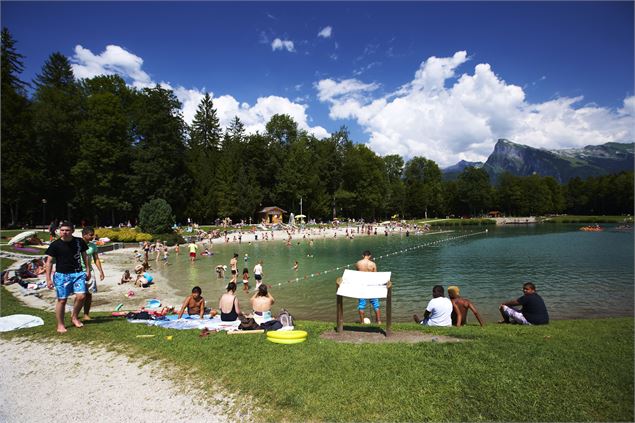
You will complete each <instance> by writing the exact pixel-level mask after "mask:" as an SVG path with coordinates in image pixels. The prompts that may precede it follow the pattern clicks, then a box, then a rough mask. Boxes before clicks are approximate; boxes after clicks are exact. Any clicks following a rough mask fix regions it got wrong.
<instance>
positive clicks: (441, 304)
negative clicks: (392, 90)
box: [30, 222, 549, 333]
mask: <svg viewBox="0 0 635 423" xmlns="http://www.w3.org/2000/svg"><path fill="white" fill-rule="evenodd" d="M56 229H57V230H59V234H60V236H59V238H57V239H55V240H53V241H52V242H51V243H50V245H49V246H48V248H47V250H46V255H47V259H46V261H44V262H42V263H39V264H38V263H37V262H35V261H34V262H33V263H31V264H30V265H31V266H32V267H33V269H32V270H33V272H34V273H35V274H37V273H45V274H46V285H47V287H48V288H49V289H55V291H56V296H57V303H56V307H55V310H56V312H55V314H56V319H57V331H58V332H61V333H63V332H65V331H66V328H65V326H64V312H65V309H66V302H67V299H68V297H69V296H71V295H75V302H74V304H73V308H72V312H71V322H72V324H73V325H74V326H75V327H82V326H83V324H82V321H80V319H79V313H80V311H81V310H82V309H83V311H84V313H83V317H82V320H90V319H91V317H90V309H91V304H92V296H93V293H95V292H97V275H98V276H99V280H101V281H103V280H104V277H105V275H104V271H103V267H102V263H101V260H100V258H99V254H98V250H97V246H96V244H95V242H94V241H95V231H94V230H93V229H92V228H90V227H85V228H83V229H82V236H81V237H74V236H73V235H72V234H73V230H74V226H73V225H72V223H70V222H61V223H60V224H59V227H57V228H56ZM343 230H344V235H345V237H347V238H351V239H352V238H354V237H355V236H356V235H357V234H360V235H366V236H371V235H377V226H376V225H372V224H368V225H367V224H362V225H358V226H357V227H355V228H351V227H345V228H343ZM429 230H430V227H429V226H427V225H423V226H417V225H412V226H411V225H398V226H397V225H394V226H383V232H384V236H387V235H388V234H389V232H400V233H402V234H404V233H405V235H406V236H409V235H410V233H415V234H416V233H420V232H426V231H429ZM324 231H325V228H322V227H320V228H316V229H315V232H314V229H310V230H308V231H301V230H299V229H297V228H289V229H288V230H287V237H288V238H287V244H289V243H290V240H291V237H292V236H293V235H294V234H300V235H302V237H303V239H304V240H306V239H307V238H308V241H309V243H310V244H311V245H312V243H313V239H312V237H313V236H319V235H321V234H324ZM411 231H412V232H411ZM267 234H268V232H264V233H263V234H262V238H261V240H266V239H267V238H268V237H267V236H266V235H267ZM324 236H326V235H325V234H324ZM334 236H335V237H336V236H337V232H335V235H334ZM256 237H257V235H256ZM272 238H273V235H272ZM237 239H238V242H240V239H241V236H240V234H239V235H238V238H237ZM140 251H142V252H140ZM187 251H188V254H189V259H190V261H191V262H194V261H196V258H197V255H198V251H199V245H198V244H197V242H196V241H195V240H191V241H190V242H189V244H188V245H187ZM174 252H175V253H176V254H177V255H178V254H179V245H178V244H177V245H176V246H175V247H174ZM151 254H154V259H155V261H156V262H163V263H167V262H168V258H169V248H168V246H167V243H162V242H161V241H156V242H155V243H150V242H147V241H146V242H143V243H140V246H139V249H135V250H134V252H133V255H134V261H136V262H137V264H136V265H135V266H134V276H133V275H132V274H131V272H130V270H125V271H124V273H123V275H122V276H121V279H120V281H119V284H127V283H130V284H133V285H134V286H136V287H139V288H148V287H150V286H151V285H152V284H153V283H154V277H153V276H152V275H151V274H150V273H149V272H148V270H149V269H150V264H149V259H150V255H151ZM201 255H213V252H211V251H210V250H209V249H208V248H205V251H204V252H203V253H201ZM239 258H240V255H239V254H238V253H234V254H233V256H232V258H231V259H230V261H229V270H230V273H231V279H230V281H229V283H228V284H227V288H226V292H225V293H224V294H223V295H222V296H221V297H220V299H219V302H218V307H217V309H215V308H209V307H206V302H205V299H204V298H203V296H202V290H201V288H200V287H199V286H196V287H194V288H192V292H191V295H189V296H188V297H187V298H186V299H185V300H184V301H183V304H182V306H181V309H180V311H179V312H178V318H181V317H182V316H183V315H184V313H185V312H187V314H188V315H189V316H199V317H201V318H202V317H204V316H205V315H206V314H207V315H209V317H214V316H216V315H220V318H221V320H222V321H231V320H236V319H238V318H241V317H244V316H245V314H244V313H243V311H242V310H241V306H240V301H239V299H238V297H237V295H236V291H237V288H238V285H239V284H240V283H241V284H242V291H243V292H245V293H250V292H251V290H250V286H249V278H250V269H249V267H248V266H247V264H248V261H249V255H248V254H247V253H245V255H244V257H243V258H242V260H241V261H244V266H241V267H242V272H241V273H242V279H241V281H240V282H239V281H238V277H239V269H240V268H239ZM53 263H55V271H53ZM298 268H299V263H298V261H297V260H294V264H293V267H292V269H293V270H294V271H297V270H298ZM355 268H356V269H357V270H358V271H361V272H376V271H377V265H376V264H375V262H374V260H373V258H372V255H371V253H370V252H369V251H364V253H363V255H362V258H361V260H359V261H358V262H357V263H356V265H355ZM226 270H227V266H226V265H224V264H219V265H217V266H216V268H215V271H216V274H217V277H218V278H219V279H224V278H225V271H226ZM253 276H254V279H255V281H256V284H255V290H254V293H253V295H252V296H251V297H250V299H249V302H250V305H251V308H252V312H251V315H252V316H253V317H254V318H255V319H257V320H259V321H262V322H266V321H268V320H271V319H272V318H273V316H272V314H271V307H272V305H273V304H274V302H275V300H274V298H273V296H272V295H271V292H270V288H271V286H268V285H266V284H264V283H263V277H264V272H263V261H262V260H258V261H257V262H256V263H255V265H254V267H253ZM447 292H448V297H447V298H446V297H445V295H444V294H445V292H444V288H443V286H441V285H436V286H434V287H433V288H432V299H431V300H430V301H429V302H428V304H427V307H426V309H425V311H424V314H423V317H422V318H420V317H419V316H418V315H417V314H415V315H414V316H413V319H414V320H415V321H416V322H417V323H420V324H422V325H425V326H452V325H453V326H457V327H460V326H463V325H465V324H466V322H467V315H468V311H471V312H472V313H473V314H474V316H475V318H476V319H477V321H478V323H479V324H480V325H481V326H483V325H484V324H485V322H484V319H483V318H482V316H481V315H480V314H479V312H478V310H477V308H476V306H475V305H474V304H473V303H472V302H471V301H470V300H469V299H467V298H463V297H461V295H460V289H459V287H457V286H450V287H448V289H447ZM368 303H370V305H371V307H372V309H373V311H374V317H375V322H376V323H381V313H380V302H379V299H377V298H374V299H373V298H370V299H359V301H358V307H357V310H358V313H359V321H360V323H369V322H370V321H369V319H368V318H366V317H365V310H366V308H367V304H368ZM519 306H520V307H521V308H520V309H518V307H519ZM499 311H500V313H501V317H502V320H501V323H519V324H532V325H537V324H546V323H548V322H549V315H548V312H547V308H546V306H545V303H544V301H543V299H542V298H541V297H540V295H538V293H537V292H536V287H535V285H534V284H533V283H531V282H528V283H525V284H524V285H523V296H521V297H519V298H517V299H514V300H509V301H506V302H504V303H502V304H500V307H499Z"/></svg>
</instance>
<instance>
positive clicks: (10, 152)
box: [0, 28, 40, 225]
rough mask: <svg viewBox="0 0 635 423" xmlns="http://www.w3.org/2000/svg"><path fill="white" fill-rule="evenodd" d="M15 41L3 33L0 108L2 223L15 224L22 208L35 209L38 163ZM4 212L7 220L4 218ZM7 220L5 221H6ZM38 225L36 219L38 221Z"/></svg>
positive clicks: (4, 29)
mask: <svg viewBox="0 0 635 423" xmlns="http://www.w3.org/2000/svg"><path fill="white" fill-rule="evenodd" d="M15 44H16V42H15V40H14V39H13V37H12V36H11V34H10V33H9V30H8V29H7V28H3V29H2V60H1V71H2V74H1V75H2V87H1V91H0V94H1V98H0V104H1V107H2V110H1V113H2V120H1V125H0V126H1V135H0V137H1V138H0V141H1V144H0V156H1V158H2V180H1V187H2V195H1V198H2V205H3V207H2V213H3V216H2V217H3V221H4V222H10V224H11V225H14V224H17V223H18V221H19V220H21V218H22V214H21V213H22V212H23V209H24V208H32V209H37V207H36V206H39V199H38V195H37V193H36V192H35V188H36V186H37V183H38V175H39V169H40V163H39V160H38V155H37V150H36V147H35V145H34V143H33V136H32V134H31V131H30V128H31V115H30V110H29V100H28V99H27V97H26V87H27V86H28V84H27V83H26V82H24V81H22V80H21V79H20V77H19V74H20V73H21V72H22V71H23V69H24V65H23V63H22V60H23V59H24V56H22V55H21V54H19V53H18V52H17V50H16V47H15ZM7 212H8V214H9V216H6V215H7ZM7 217H8V219H7ZM37 222H39V219H38V220H37Z"/></svg>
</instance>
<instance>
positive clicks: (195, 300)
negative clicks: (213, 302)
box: [178, 286, 205, 319]
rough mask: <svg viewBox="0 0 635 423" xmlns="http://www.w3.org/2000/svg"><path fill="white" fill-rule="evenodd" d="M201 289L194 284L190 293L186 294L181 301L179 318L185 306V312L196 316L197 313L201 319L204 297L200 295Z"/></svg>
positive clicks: (203, 311) (203, 309)
mask: <svg viewBox="0 0 635 423" xmlns="http://www.w3.org/2000/svg"><path fill="white" fill-rule="evenodd" d="M202 293H203V291H202V290H201V288H200V287H198V286H195V287H194V288H192V295H190V296H188V297H187V298H186V299H185V301H183V305H182V306H181V311H179V317H178V318H179V319H180V318H181V316H183V312H184V311H185V309H186V308H187V314H189V315H190V316H196V315H197V314H198V315H199V317H200V318H201V319H202V318H203V314H204V313H205V299H204V298H203V297H201V294H202Z"/></svg>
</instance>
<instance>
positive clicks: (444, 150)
mask: <svg viewBox="0 0 635 423" xmlns="http://www.w3.org/2000/svg"><path fill="white" fill-rule="evenodd" d="M468 60H469V58H468V56H467V53H466V52H465V51H459V52H457V53H455V54H454V55H453V56H452V57H442V58H438V57H430V58H428V59H427V60H426V61H424V62H423V63H421V65H420V67H419V69H418V70H417V71H416V72H415V74H414V77H413V80H412V81H409V82H407V83H405V84H403V85H402V87H400V88H399V89H398V90H397V91H396V92H394V93H392V94H390V95H387V96H383V97H377V95H376V93H374V91H375V90H376V89H377V88H378V86H377V84H375V83H371V84H368V83H364V82H362V81H359V80H357V79H348V80H344V81H340V82H336V81H333V80H331V79H324V80H321V81H319V82H317V83H315V84H314V86H315V88H316V89H317V92H318V98H319V99H320V101H322V102H326V103H328V104H329V107H330V109H329V116H330V117H331V118H332V119H354V120H356V121H357V122H358V123H359V125H360V126H361V127H362V129H363V130H364V131H365V132H366V133H368V134H369V141H368V145H369V147H370V148H371V149H373V150H374V151H375V152H377V153H379V154H382V155H385V154H393V153H396V154H401V155H402V156H404V157H405V158H411V157H413V156H425V157H427V158H429V159H433V160H435V161H436V162H437V163H439V165H440V166H449V165H452V164H455V163H456V162H458V161H459V160H461V159H463V160H470V161H476V160H480V161H484V160H486V159H487V156H488V155H489V154H490V153H491V152H492V150H493V147H494V144H495V143H496V141H497V139H498V138H508V139H510V140H512V141H515V142H518V143H521V144H526V145H530V146H533V147H537V148H548V149H555V148H571V147H582V146H585V145H590V144H601V143H605V142H609V141H618V142H620V141H622V142H625V141H627V142H632V141H633V139H634V138H635V129H634V127H635V97H632V96H631V97H628V98H626V99H625V100H624V105H623V107H622V108H620V109H619V110H611V109H608V108H603V107H599V106H597V105H592V104H591V105H589V104H582V100H583V98H582V97H576V98H566V97H563V98H557V99H555V100H551V101H547V102H543V103H536V104H533V103H529V102H528V101H527V100H526V97H525V92H524V91H523V89H522V88H521V87H519V86H517V85H514V84H510V83H507V82H505V81H504V80H503V79H502V78H500V77H499V76H498V75H496V74H495V73H494V72H493V70H492V68H491V66H490V65H489V64H486V63H480V64H477V65H476V66H475V67H474V69H473V73H471V74H469V73H464V74H462V75H460V76H459V77H458V78H457V79H454V78H455V77H456V71H457V68H458V67H459V66H461V65H462V64H464V63H465V62H467V61H468ZM446 85H447V86H446ZM372 95H375V97H372Z"/></svg>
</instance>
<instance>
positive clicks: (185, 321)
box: [128, 314, 240, 331]
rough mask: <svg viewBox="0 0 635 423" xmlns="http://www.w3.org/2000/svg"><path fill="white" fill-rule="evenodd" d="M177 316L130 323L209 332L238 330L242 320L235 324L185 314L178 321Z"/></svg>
mask: <svg viewBox="0 0 635 423" xmlns="http://www.w3.org/2000/svg"><path fill="white" fill-rule="evenodd" d="M177 317H178V316H177V315H176V314H172V315H169V316H164V317H163V318H161V319H157V320H134V319H128V321H129V322H130V323H145V324H146V325H148V326H158V327H160V328H165V329H178V330H184V329H205V328H207V330H226V331H232V330H238V326H239V325H240V320H236V321H233V322H223V321H222V320H221V319H220V316H215V317H214V318H212V319H210V318H209V317H208V316H205V317H204V318H203V319H201V318H199V317H198V316H189V315H187V314H184V315H183V317H181V318H180V319H177Z"/></svg>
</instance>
